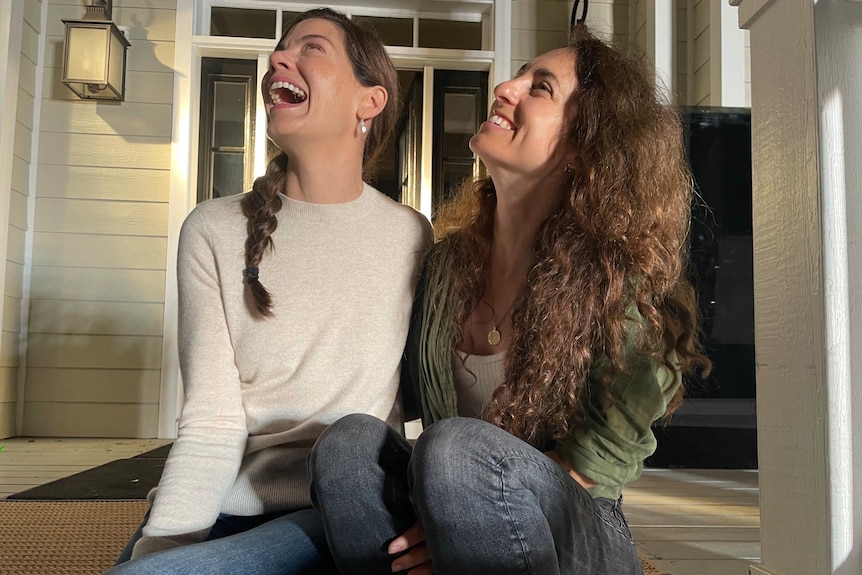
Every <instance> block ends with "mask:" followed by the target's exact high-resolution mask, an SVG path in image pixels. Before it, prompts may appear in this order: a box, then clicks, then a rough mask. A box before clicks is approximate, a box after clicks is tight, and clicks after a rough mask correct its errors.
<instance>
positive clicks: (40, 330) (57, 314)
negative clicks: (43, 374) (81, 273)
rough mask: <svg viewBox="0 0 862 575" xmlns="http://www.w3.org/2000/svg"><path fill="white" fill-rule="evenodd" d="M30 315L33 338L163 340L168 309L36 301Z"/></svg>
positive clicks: (148, 305)
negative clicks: (134, 337) (46, 335)
mask: <svg viewBox="0 0 862 575" xmlns="http://www.w3.org/2000/svg"><path fill="white" fill-rule="evenodd" d="M71 306H74V309H75V311H74V313H72V312H70V311H69V309H70V307H71ZM30 313H31V315H32V319H31V321H30V334H31V335H33V334H57V335H61V334H66V335H145V336H161V335H162V317H163V315H164V313H165V309H164V305H163V304H161V303H137V302H114V301H108V302H105V301H81V300H75V301H68V300H45V299H33V300H31V302H30Z"/></svg>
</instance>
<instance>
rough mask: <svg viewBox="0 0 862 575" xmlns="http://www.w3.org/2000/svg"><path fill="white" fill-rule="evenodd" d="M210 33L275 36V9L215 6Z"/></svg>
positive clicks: (256, 36)
mask: <svg viewBox="0 0 862 575" xmlns="http://www.w3.org/2000/svg"><path fill="white" fill-rule="evenodd" d="M210 34H211V35H212V36H231V37H234V38H275V10H253V9H246V8H223V7H221V6H213V7H212V12H211V18H210Z"/></svg>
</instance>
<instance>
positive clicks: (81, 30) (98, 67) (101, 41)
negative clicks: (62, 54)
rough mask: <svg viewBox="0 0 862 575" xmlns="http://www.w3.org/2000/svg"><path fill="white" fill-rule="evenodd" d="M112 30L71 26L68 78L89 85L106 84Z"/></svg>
mask: <svg viewBox="0 0 862 575" xmlns="http://www.w3.org/2000/svg"><path fill="white" fill-rule="evenodd" d="M109 34H110V29H108V28H95V27H92V26H86V27H78V26H70V27H69V30H68V45H67V48H66V77H67V78H68V79H69V80H75V81H79V82H85V83H89V84H105V83H106V82H107V79H108V71H107V70H106V69H105V66H106V65H107V58H106V57H105V54H106V52H107V51H108V35H109Z"/></svg>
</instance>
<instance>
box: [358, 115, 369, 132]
mask: <svg viewBox="0 0 862 575" xmlns="http://www.w3.org/2000/svg"><path fill="white" fill-rule="evenodd" d="M359 131H360V132H362V133H363V134H364V133H366V132H368V127H367V126H366V125H365V118H361V119H360V120H359Z"/></svg>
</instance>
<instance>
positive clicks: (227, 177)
mask: <svg viewBox="0 0 862 575" xmlns="http://www.w3.org/2000/svg"><path fill="white" fill-rule="evenodd" d="M243 156H244V154H243V153H241V152H213V195H212V197H214V198H223V197H225V196H235V195H236V194H241V193H243V192H244V191H245V190H244V189H243V176H244V174H245V172H244V170H243V166H244V162H243Z"/></svg>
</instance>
